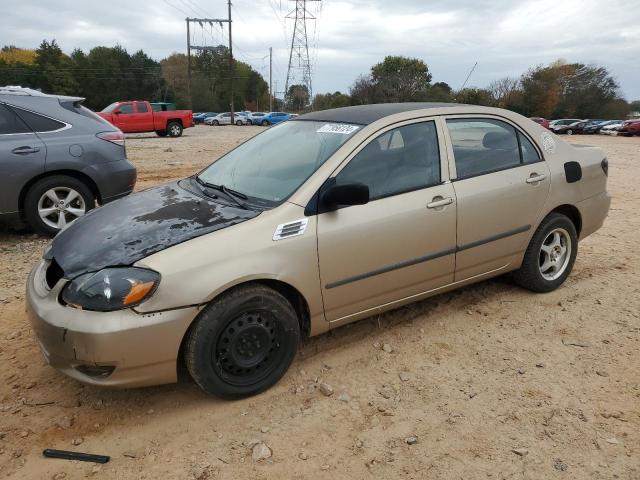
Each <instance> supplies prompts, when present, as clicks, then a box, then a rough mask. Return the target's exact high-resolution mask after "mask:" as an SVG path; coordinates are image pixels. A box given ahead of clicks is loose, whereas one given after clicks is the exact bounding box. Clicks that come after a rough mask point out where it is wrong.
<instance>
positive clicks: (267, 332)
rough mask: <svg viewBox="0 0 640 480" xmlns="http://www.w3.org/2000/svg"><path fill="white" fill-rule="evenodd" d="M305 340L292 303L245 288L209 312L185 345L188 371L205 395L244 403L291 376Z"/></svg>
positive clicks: (266, 291)
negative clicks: (286, 374) (292, 368)
mask: <svg viewBox="0 0 640 480" xmlns="http://www.w3.org/2000/svg"><path fill="white" fill-rule="evenodd" d="M299 340H300V326H299V323H298V318H297V316H296V312H295V310H294V309H293V307H292V306H291V303H289V301H288V300H287V299H286V298H285V297H283V296H282V295H280V294H279V293H278V292H276V291H274V290H272V289H270V288H268V287H265V286H262V285H251V286H245V287H240V288H237V289H235V290H232V291H230V292H229V293H226V294H224V295H222V296H221V297H220V298H218V299H216V300H214V301H213V302H212V303H210V304H209V305H208V306H207V308H206V309H204V310H203V311H202V312H201V313H200V315H199V318H198V319H197V320H196V322H195V324H194V325H193V326H192V328H191V329H190V331H189V333H188V335H187V339H186V344H185V345H186V346H185V361H186V365H187V369H188V370H189V373H190V374H191V377H192V378H193V379H194V381H195V382H196V383H197V384H198V385H199V386H200V388H202V389H203V390H204V391H205V392H207V393H210V394H213V395H217V396H219V397H222V398H229V399H233V398H242V397H248V396H250V395H255V394H257V393H260V392H262V391H264V390H266V389H267V388H269V387H271V386H272V385H274V384H275V383H276V382H277V381H278V380H279V379H280V378H281V377H282V376H283V375H284V373H285V372H286V371H287V369H288V368H289V365H291V362H292V361H293V358H294V357H295V354H296V350H297V348H298V342H299Z"/></svg>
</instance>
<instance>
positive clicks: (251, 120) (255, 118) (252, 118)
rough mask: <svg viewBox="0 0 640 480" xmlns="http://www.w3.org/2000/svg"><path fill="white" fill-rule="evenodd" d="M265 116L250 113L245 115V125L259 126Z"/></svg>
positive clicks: (262, 113) (263, 114) (261, 113)
mask: <svg viewBox="0 0 640 480" xmlns="http://www.w3.org/2000/svg"><path fill="white" fill-rule="evenodd" d="M265 115H266V113H264V112H251V113H249V114H248V115H247V123H248V124H249V125H260V122H261V121H262V118H263V117H264V116H265Z"/></svg>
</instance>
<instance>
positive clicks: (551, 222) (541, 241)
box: [513, 213, 578, 293]
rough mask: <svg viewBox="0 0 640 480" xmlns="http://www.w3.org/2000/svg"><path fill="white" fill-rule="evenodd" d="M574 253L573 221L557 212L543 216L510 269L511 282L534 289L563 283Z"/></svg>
mask: <svg viewBox="0 0 640 480" xmlns="http://www.w3.org/2000/svg"><path fill="white" fill-rule="evenodd" d="M577 253H578V234H577V232H576V227H575V225H574V224H573V222H572V221H571V220H570V219H569V218H568V217H566V216H565V215H562V214H560V213H552V214H550V215H549V216H547V217H546V218H545V219H544V220H543V221H542V223H541V224H540V226H539V227H538V230H536V233H535V234H534V235H533V238H531V242H529V246H528V247H527V251H526V252H525V255H524V260H523V261H522V266H521V267H520V269H519V270H517V271H516V272H514V274H513V278H514V280H515V282H516V283H517V284H518V285H520V286H521V287H524V288H526V289H528V290H532V291H534V292H538V293H544V292H550V291H552V290H555V289H556V288H558V287H559V286H560V285H562V284H563V283H564V281H565V280H566V278H567V277H568V276H569V274H570V273H571V270H572V268H573V264H574V262H575V260H576V255H577Z"/></svg>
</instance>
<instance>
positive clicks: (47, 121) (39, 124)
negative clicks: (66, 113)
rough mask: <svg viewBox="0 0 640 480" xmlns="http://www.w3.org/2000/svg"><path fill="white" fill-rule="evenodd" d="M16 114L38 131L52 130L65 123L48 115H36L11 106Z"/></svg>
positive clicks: (61, 126)
mask: <svg viewBox="0 0 640 480" xmlns="http://www.w3.org/2000/svg"><path fill="white" fill-rule="evenodd" d="M13 109H14V110H15V112H16V113H17V114H18V116H19V117H20V118H21V119H22V120H23V121H24V122H25V123H26V124H27V125H28V126H29V128H31V130H33V131H34V132H38V133H45V132H53V131H55V130H60V129H61V128H64V127H65V125H66V124H65V123H63V122H59V121H58V120H54V119H52V118H49V117H44V116H42V115H38V114H37V113H33V112H29V111H27V110H23V109H21V108H16V107H13Z"/></svg>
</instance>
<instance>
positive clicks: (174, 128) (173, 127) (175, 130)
mask: <svg viewBox="0 0 640 480" xmlns="http://www.w3.org/2000/svg"><path fill="white" fill-rule="evenodd" d="M167 132H169V136H170V137H179V136H181V135H182V125H181V124H180V123H179V122H169V124H168V125H167Z"/></svg>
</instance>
